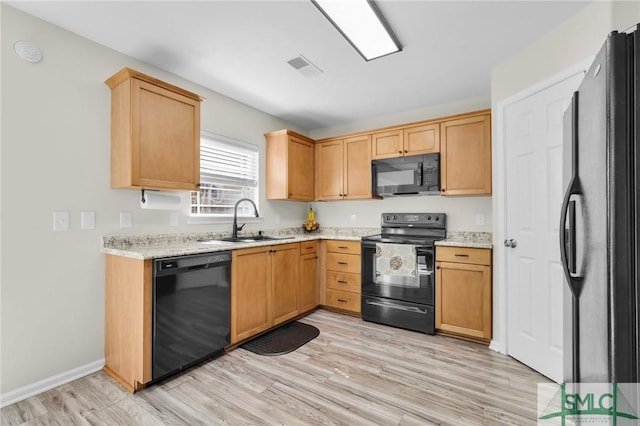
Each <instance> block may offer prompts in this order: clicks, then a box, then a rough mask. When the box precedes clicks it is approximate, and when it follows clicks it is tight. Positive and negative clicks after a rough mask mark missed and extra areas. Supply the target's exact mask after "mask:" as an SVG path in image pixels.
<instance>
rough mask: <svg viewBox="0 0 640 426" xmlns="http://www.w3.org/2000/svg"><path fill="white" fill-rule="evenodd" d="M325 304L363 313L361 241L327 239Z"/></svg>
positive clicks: (354, 312) (353, 312)
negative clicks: (361, 307) (361, 308)
mask: <svg viewBox="0 0 640 426" xmlns="http://www.w3.org/2000/svg"><path fill="white" fill-rule="evenodd" d="M326 264H327V266H326V294H325V304H326V306H329V307H331V308H336V309H339V310H341V311H345V312H347V313H352V314H357V315H359V314H360V313H361V310H360V306H361V289H360V288H361V281H362V278H361V275H360V271H361V269H362V267H361V257H360V241H341V240H329V241H327V256H326Z"/></svg>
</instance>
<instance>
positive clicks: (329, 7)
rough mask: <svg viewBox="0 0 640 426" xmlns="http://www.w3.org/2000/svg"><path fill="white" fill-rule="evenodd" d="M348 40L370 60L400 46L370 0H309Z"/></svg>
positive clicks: (393, 50) (399, 48) (400, 48)
mask: <svg viewBox="0 0 640 426" xmlns="http://www.w3.org/2000/svg"><path fill="white" fill-rule="evenodd" d="M311 2H312V3H313V4H315V5H316V7H317V8H318V9H320V11H321V12H322V13H323V14H324V16H326V17H327V19H328V20H329V21H331V23H332V24H333V25H334V26H335V27H336V29H337V30H338V31H340V33H342V35H343V36H344V38H346V39H347V41H348V42H349V43H351V45H352V46H353V47H354V48H355V49H356V50H357V51H358V53H360V55H362V57H363V58H364V59H365V60H367V61H370V60H372V59H376V58H379V57H381V56H385V55H389V54H391V53H396V52H400V51H401V50H402V47H401V46H400V43H399V42H398V40H397V39H396V37H395V35H394V34H393V31H391V28H390V27H389V25H388V24H387V22H386V21H385V20H384V17H383V16H382V14H381V13H380V11H379V10H378V8H377V7H376V5H375V3H374V2H373V1H368V0H311Z"/></svg>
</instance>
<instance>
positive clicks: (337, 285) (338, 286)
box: [327, 271, 362, 294]
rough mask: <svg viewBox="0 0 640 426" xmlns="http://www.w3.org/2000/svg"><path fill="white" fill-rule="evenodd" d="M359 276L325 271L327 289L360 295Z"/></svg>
mask: <svg viewBox="0 0 640 426" xmlns="http://www.w3.org/2000/svg"><path fill="white" fill-rule="evenodd" d="M361 286H362V284H361V279H360V274H349V273H346V272H335V271H327V287H328V288H331V289H334V290H343V291H352V292H354V293H358V294H359V293H360V289H361Z"/></svg>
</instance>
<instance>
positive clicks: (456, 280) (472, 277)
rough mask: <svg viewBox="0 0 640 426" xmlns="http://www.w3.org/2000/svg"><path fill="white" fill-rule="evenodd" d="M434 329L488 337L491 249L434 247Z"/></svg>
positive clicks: (486, 340)
mask: <svg viewBox="0 0 640 426" xmlns="http://www.w3.org/2000/svg"><path fill="white" fill-rule="evenodd" d="M436 330H437V331H438V332H441V333H443V334H452V335H454V336H459V337H463V338H467V339H469V340H474V341H479V342H482V343H485V344H488V343H489V341H490V340H491V250H489V249H478V248H462V247H442V246H437V247H436Z"/></svg>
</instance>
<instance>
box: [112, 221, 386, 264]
mask: <svg viewBox="0 0 640 426" xmlns="http://www.w3.org/2000/svg"><path fill="white" fill-rule="evenodd" d="M378 233H380V229H379V228H321V229H320V232H303V231H302V229H299V228H284V229H277V230H271V231H265V232H264V235H268V236H271V237H277V238H284V239H279V240H265V241H252V242H247V243H231V242H222V241H216V242H215V243H211V244H208V243H205V242H201V241H199V240H217V239H221V238H225V237H229V233H188V234H155V235H121V236H118V235H115V236H107V237H103V238H102V253H105V254H113V255H117V256H123V257H130V258H133V259H141V260H145V259H157V258H161V257H173V256H183V255H187V254H198V253H211V252H216V251H226V250H237V249H243V248H251V247H262V246H272V245H277V244H289V243H299V242H302V241H312V240H353V241H360V240H361V238H362V237H364V236H367V235H374V234H378ZM242 236H243V237H250V236H251V234H248V233H247V234H244V233H243V234H242Z"/></svg>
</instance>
